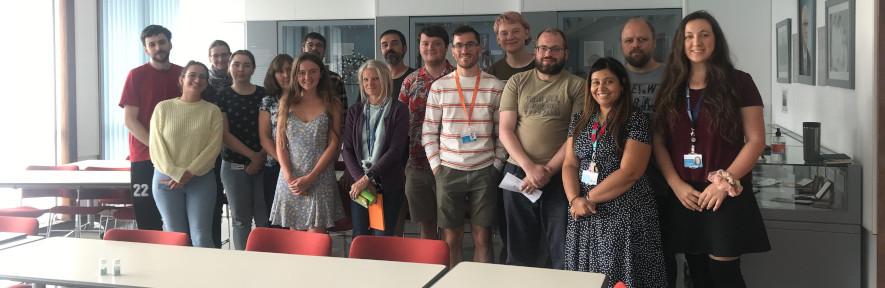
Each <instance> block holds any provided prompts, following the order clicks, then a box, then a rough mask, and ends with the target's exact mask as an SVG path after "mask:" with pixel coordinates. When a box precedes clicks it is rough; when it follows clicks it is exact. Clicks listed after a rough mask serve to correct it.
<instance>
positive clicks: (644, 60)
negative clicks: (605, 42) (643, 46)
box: [624, 49, 651, 68]
mask: <svg viewBox="0 0 885 288" xmlns="http://www.w3.org/2000/svg"><path fill="white" fill-rule="evenodd" d="M624 60H627V63H628V64H630V66H633V67H637V68H641V67H645V65H646V64H648V61H650V60H651V55H650V54H649V53H645V51H642V50H639V49H633V50H632V51H630V53H627V55H624Z"/></svg>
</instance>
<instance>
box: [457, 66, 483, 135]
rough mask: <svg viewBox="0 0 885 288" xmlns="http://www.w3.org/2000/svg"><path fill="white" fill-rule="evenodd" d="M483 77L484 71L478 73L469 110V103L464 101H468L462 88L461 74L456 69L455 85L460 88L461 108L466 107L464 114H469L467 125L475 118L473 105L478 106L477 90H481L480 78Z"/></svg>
mask: <svg viewBox="0 0 885 288" xmlns="http://www.w3.org/2000/svg"><path fill="white" fill-rule="evenodd" d="M481 77H482V72H480V74H477V75H476V84H474V85H473V99H472V100H470V101H471V103H470V112H467V104H466V103H464V102H465V101H467V99H466V98H464V91H463V90H461V76H460V75H458V70H455V86H456V87H457V88H458V96H460V100H461V108H462V109H464V114H467V126H470V122H471V118H473V107H476V92H477V91H479V78H481Z"/></svg>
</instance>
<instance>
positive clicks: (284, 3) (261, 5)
mask: <svg viewBox="0 0 885 288" xmlns="http://www.w3.org/2000/svg"><path fill="white" fill-rule="evenodd" d="M230 1H234V2H238V1H242V2H244V4H245V6H244V8H245V9H244V11H245V15H244V18H243V20H245V21H264V20H325V19H371V18H374V17H375V1H371V0H334V1H323V0H320V1H317V0H248V1H247V0H230ZM413 5H414V4H413Z"/></svg>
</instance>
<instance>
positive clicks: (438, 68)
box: [399, 26, 455, 239]
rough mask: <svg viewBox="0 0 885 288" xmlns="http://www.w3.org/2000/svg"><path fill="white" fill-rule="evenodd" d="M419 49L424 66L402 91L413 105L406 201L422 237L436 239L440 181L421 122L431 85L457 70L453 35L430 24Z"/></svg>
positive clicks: (420, 41) (401, 96)
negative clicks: (449, 54) (451, 51)
mask: <svg viewBox="0 0 885 288" xmlns="http://www.w3.org/2000/svg"><path fill="white" fill-rule="evenodd" d="M418 41H419V42H418V45H419V46H418V52H419V54H420V55H421V59H422V60H423V61H424V66H422V67H421V68H419V69H418V70H416V71H415V72H412V73H411V74H409V76H406V79H405V80H403V86H402V87H401V88H402V89H401V90H400V94H399V101H401V102H403V103H405V104H407V105H408V106H409V112H410V113H409V114H410V115H409V161H408V163H407V164H406V188H405V191H406V200H407V201H408V203H409V215H411V217H412V221H415V222H416V223H418V227H419V231H420V234H421V238H425V239H436V238H437V229H436V181H435V180H434V179H433V172H431V171H430V164H429V163H428V162H427V156H425V155H424V146H423V145H421V125H422V124H423V123H424V108H425V105H426V104H427V93H428V92H429V91H430V84H433V81H436V79H439V78H440V77H442V76H443V75H446V74H449V73H451V72H452V71H454V70H455V68H454V67H452V65H451V64H449V62H448V61H447V60H446V47H448V46H449V35H448V34H447V33H446V30H445V29H444V28H442V27H440V26H427V27H424V29H422V30H421V33H420V36H419V39H418Z"/></svg>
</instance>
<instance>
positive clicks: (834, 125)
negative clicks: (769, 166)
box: [769, 0, 878, 287]
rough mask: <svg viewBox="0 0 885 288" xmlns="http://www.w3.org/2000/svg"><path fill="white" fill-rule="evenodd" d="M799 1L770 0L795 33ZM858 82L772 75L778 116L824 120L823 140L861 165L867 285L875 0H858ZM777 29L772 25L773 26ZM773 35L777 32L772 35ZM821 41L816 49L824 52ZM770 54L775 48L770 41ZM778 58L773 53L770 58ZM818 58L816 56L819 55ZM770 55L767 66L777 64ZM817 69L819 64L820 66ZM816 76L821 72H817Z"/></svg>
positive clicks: (793, 126)
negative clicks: (835, 83) (850, 85)
mask: <svg viewBox="0 0 885 288" xmlns="http://www.w3.org/2000/svg"><path fill="white" fill-rule="evenodd" d="M795 5H796V2H795V1H772V6H771V12H772V23H777V22H778V21H781V20H783V19H786V18H792V19H793V20H792V23H793V24H792V28H793V33H798V29H799V28H798V27H799V26H798V24H797V23H798V20H797V15H796V13H797V12H796V6H795ZM855 5H856V6H855V13H856V18H857V20H856V22H855V49H854V53H855V54H854V55H855V68H854V75H855V84H854V87H855V88H854V90H851V89H844V88H836V87H829V86H819V85H823V84H820V83H818V85H816V86H811V85H806V84H799V83H789V84H785V83H777V82H776V81H772V83H771V91H773V92H775V93H774V94H773V95H772V102H773V103H777V106H776V107H774V109H773V110H772V114H773V115H772V116H773V118H774V122H775V123H777V124H780V125H782V126H784V127H787V128H788V129H790V130H793V131H801V130H802V122H806V121H815V122H821V131H822V133H821V144H822V145H823V146H826V147H827V148H830V149H833V150H835V151H837V152H842V153H846V154H848V155H849V156H851V157H852V158H854V159H855V160H856V161H858V163H860V165H861V166H862V167H863V185H862V187H863V202H862V203H863V204H862V205H863V216H862V217H863V227H864V229H865V231H864V233H865V235H864V236H865V239H867V240H869V241H867V243H866V244H867V245H866V249H867V250H866V253H865V254H866V257H867V258H866V260H867V261H866V264H865V266H866V268H867V269H866V271H867V276H868V277H867V281H869V282H868V283H870V284H869V286H868V287H873V286H875V279H876V278H875V277H876V275H875V271H876V259H875V258H876V249H877V247H876V246H875V242H876V238H877V237H878V231H876V201H877V200H876V175H877V169H876V168H877V167H876V159H877V157H878V155H877V153H878V152H877V151H876V147H877V142H876V141H877V138H876V137H877V133H876V132H877V127H876V121H877V116H876V112H877V111H876V107H877V99H876V85H877V83H876V82H875V79H876V76H875V75H876V70H875V63H876V61H875V60H876V58H877V55H876V54H875V51H876V49H875V13H876V12H875V11H876V9H875V8H876V7H875V3H874V1H873V0H856V2H855ZM825 9H826V6H825V0H817V9H816V10H817V17H816V20H817V21H816V22H817V24H816V25H817V26H818V27H823V26H826V24H825V21H826V18H825V12H824V11H826V10H825ZM771 27H772V29H773V26H771ZM771 41H774V36H773V35H772V36H771ZM823 49H825V48H822V47H817V53H826V52H825V51H824V50H823ZM769 52H770V53H769V54H770V55H771V57H775V55H776V51H775V49H774V47H771V50H770V51H769ZM772 59H775V58H772ZM815 59H817V58H815ZM775 65H776V64H775V63H774V61H772V63H771V65H770V67H769V70H770V71H772V73H774V71H775V70H776V69H777V68H776V66H775ZM818 71H819V70H818ZM815 78H817V77H815ZM781 91H786V92H787V111H786V112H783V111H782V110H781V106H780V103H781V99H782V98H781Z"/></svg>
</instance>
